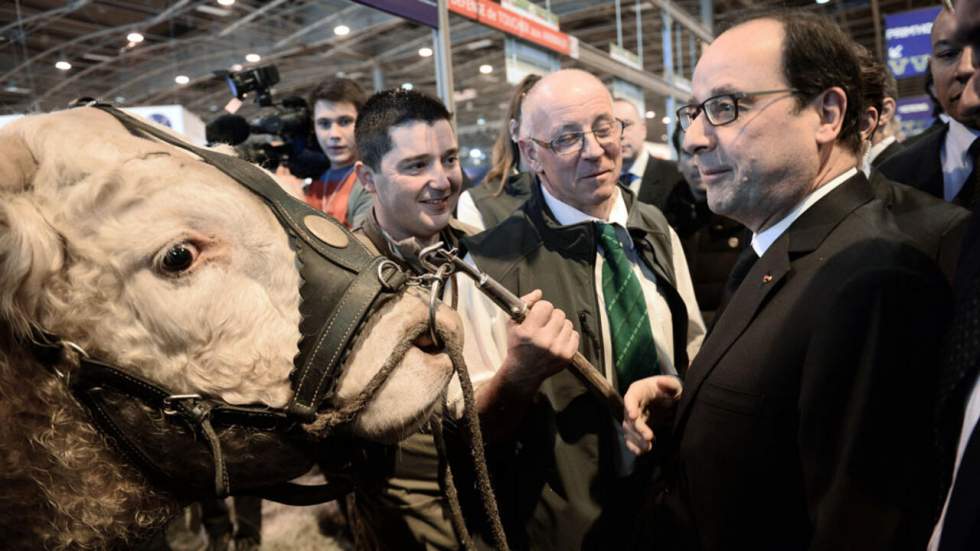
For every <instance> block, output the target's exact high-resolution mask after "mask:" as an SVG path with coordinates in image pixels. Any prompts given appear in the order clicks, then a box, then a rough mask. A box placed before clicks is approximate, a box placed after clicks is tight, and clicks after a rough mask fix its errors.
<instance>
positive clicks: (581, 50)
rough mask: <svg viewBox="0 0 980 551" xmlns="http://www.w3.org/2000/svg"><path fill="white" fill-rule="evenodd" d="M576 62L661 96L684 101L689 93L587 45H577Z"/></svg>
mask: <svg viewBox="0 0 980 551" xmlns="http://www.w3.org/2000/svg"><path fill="white" fill-rule="evenodd" d="M578 61H579V62H581V63H582V64H583V65H586V66H588V67H591V68H594V69H598V70H600V71H602V72H604V73H608V74H610V75H612V76H614V77H617V78H621V79H623V80H626V81H629V82H632V83H633V84H636V85H637V86H639V87H641V88H643V89H645V90H649V91H650V92H653V93H655V94H660V95H662V96H671V97H675V98H677V99H680V100H682V101H686V100H687V98H688V96H690V94H691V91H690V90H685V89H684V88H681V87H679V86H677V85H676V84H672V83H670V82H668V81H667V80H666V79H664V78H661V77H659V76H657V75H654V74H653V73H648V72H646V71H640V70H639V69H634V68H633V67H629V66H627V65H624V64H622V63H620V62H618V61H615V60H613V59H612V58H611V57H609V55H608V54H606V53H605V52H603V51H602V50H600V49H599V48H596V47H595V46H591V45H589V44H583V43H579V45H578Z"/></svg>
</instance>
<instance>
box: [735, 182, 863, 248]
mask: <svg viewBox="0 0 980 551" xmlns="http://www.w3.org/2000/svg"><path fill="white" fill-rule="evenodd" d="M855 174H857V168H852V169H850V170H848V171H846V172H844V173H843V174H841V175H840V176H838V177H836V178H834V179H833V180H831V181H829V182H827V183H826V184H824V185H822V186H820V187H818V188H817V189H815V190H813V191H811V192H810V194H809V195H807V196H806V197H804V198H803V200H802V201H800V203H799V204H798V205H796V206H795V207H793V210H791V211H789V214H787V215H786V216H784V217H783V218H782V219H781V220H780V221H779V222H776V223H775V224H773V225H771V226H769V227H768V228H766V229H764V230H762V231H761V232H759V233H753V234H752V249H753V250H754V251H755V254H757V255H759V258H762V255H764V254H766V251H767V250H769V247H771V246H772V244H773V243H775V242H776V240H777V239H779V236H781V235H783V233H784V232H785V231H786V230H788V229H789V227H790V226H792V225H793V222H796V219H797V218H799V217H800V216H801V215H802V214H803V213H804V212H806V211H807V209H809V208H810V207H812V206H813V205H815V204H817V201H819V200H821V199H823V198H824V197H826V196H827V194H828V193H830V192H831V191H834V190H835V189H837V188H838V186H840V185H841V184H843V183H844V182H846V181H847V179H848V178H850V177H851V176H854V175H855Z"/></svg>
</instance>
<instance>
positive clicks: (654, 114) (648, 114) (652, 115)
mask: <svg viewBox="0 0 980 551" xmlns="http://www.w3.org/2000/svg"><path fill="white" fill-rule="evenodd" d="M644 116H645V117H646V118H648V119H652V118H653V117H656V116H657V112H656V111H647V113H646V115H644Z"/></svg>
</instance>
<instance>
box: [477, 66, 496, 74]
mask: <svg viewBox="0 0 980 551" xmlns="http://www.w3.org/2000/svg"><path fill="white" fill-rule="evenodd" d="M480 72H481V73H483V74H485V75H489V74H490V73H492V72H493V65H480Z"/></svg>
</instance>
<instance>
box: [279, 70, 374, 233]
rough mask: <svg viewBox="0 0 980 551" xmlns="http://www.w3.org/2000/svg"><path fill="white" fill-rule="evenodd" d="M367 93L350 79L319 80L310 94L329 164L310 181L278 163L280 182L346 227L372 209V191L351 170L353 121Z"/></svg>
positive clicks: (315, 124)
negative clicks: (304, 180) (363, 185)
mask: <svg viewBox="0 0 980 551" xmlns="http://www.w3.org/2000/svg"><path fill="white" fill-rule="evenodd" d="M366 99H367V95H366V94H365V93H364V90H363V89H362V88H361V87H360V86H359V85H358V84H357V83H356V82H354V81H353V80H350V79H346V78H338V79H329V80H324V81H322V82H320V84H318V85H317V87H316V88H315V89H314V90H313V93H312V94H311V95H310V104H311V105H313V129H314V132H315V134H316V139H317V142H318V143H319V144H320V149H322V150H323V153H324V154H325V155H326V156H327V158H328V159H329V160H330V168H329V169H327V170H326V171H325V172H324V173H323V174H322V175H320V177H319V178H318V179H316V180H314V181H313V182H312V183H310V184H309V185H306V184H305V183H304V182H303V180H300V179H299V178H296V177H295V176H293V175H292V174H291V173H290V172H289V169H288V168H286V167H285V166H283V165H280V166H279V168H278V169H276V176H277V177H278V178H279V181H280V183H282V184H283V185H284V186H286V187H287V189H289V191H290V192H291V193H293V194H294V195H296V196H297V197H301V198H302V199H303V200H304V201H306V203H307V204H309V205H310V206H312V207H314V208H317V209H320V210H322V211H323V212H325V213H327V214H329V215H330V216H333V217H334V218H336V219H337V220H339V221H340V222H342V223H343V224H345V225H346V226H348V227H351V228H353V227H357V226H359V225H360V222H361V220H362V219H363V218H364V216H366V215H367V214H368V213H369V212H371V195H370V194H368V193H367V192H366V191H364V188H363V187H361V184H360V182H358V181H357V176H356V175H355V174H354V163H355V162H356V161H357V149H356V148H355V147H354V124H355V123H356V122H357V113H358V111H360V109H361V107H362V106H363V105H364V101H365V100H366Z"/></svg>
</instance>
